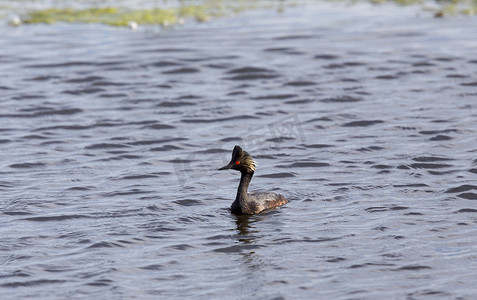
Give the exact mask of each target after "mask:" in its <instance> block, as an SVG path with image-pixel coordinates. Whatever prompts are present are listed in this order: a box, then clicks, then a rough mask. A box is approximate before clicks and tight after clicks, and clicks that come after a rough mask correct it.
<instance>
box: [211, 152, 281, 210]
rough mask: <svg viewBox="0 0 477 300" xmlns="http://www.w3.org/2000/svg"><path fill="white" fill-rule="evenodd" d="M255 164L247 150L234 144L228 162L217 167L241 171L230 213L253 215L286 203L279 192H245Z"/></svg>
mask: <svg viewBox="0 0 477 300" xmlns="http://www.w3.org/2000/svg"><path fill="white" fill-rule="evenodd" d="M255 165H256V164H255V161H254V160H253V158H252V156H251V155H250V154H249V153H248V152H247V151H243V150H242V148H240V146H235V148H234V150H233V152H232V160H231V161H230V163H229V164H228V165H226V166H225V167H222V168H220V169H219V170H227V169H234V170H237V171H240V173H242V177H241V178H240V184H239V187H238V189H237V197H235V201H234V202H233V203H232V213H234V214H247V215H253V214H257V213H259V212H262V211H264V210H267V209H271V208H275V207H278V206H282V205H284V204H286V203H288V200H287V199H286V198H285V197H283V196H282V195H280V194H275V193H257V192H254V193H247V189H248V185H249V183H250V181H251V180H252V176H253V173H254V172H255Z"/></svg>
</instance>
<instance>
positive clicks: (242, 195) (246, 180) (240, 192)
mask: <svg viewBox="0 0 477 300" xmlns="http://www.w3.org/2000/svg"><path fill="white" fill-rule="evenodd" d="M252 176H253V172H242V176H241V177H240V184H239V186H238V189H237V197H236V198H235V201H238V202H244V201H247V199H248V194H247V190H248V185H249V184H250V181H251V180H252Z"/></svg>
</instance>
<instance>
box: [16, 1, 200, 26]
mask: <svg viewBox="0 0 477 300" xmlns="http://www.w3.org/2000/svg"><path fill="white" fill-rule="evenodd" d="M182 18H195V20H196V21H199V22H200V21H206V20H207V19H208V18H209V16H208V14H207V13H206V11H205V9H204V8H203V7H200V6H186V7H180V8H178V9H173V8H167V9H166V8H164V9H162V8H154V9H140V10H126V9H120V8H115V7H103V8H88V9H81V10H76V9H72V8H61V9H59V8H51V9H44V10H37V11H32V12H30V13H29V14H28V15H27V16H26V18H25V19H24V20H23V22H24V23H34V24H36V23H46V24H52V23H55V22H68V23H103V24H107V25H113V26H127V25H128V23H129V22H136V23H138V24H146V25H154V24H157V25H173V24H177V23H179V22H180V20H181V19H182Z"/></svg>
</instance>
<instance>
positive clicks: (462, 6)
mask: <svg viewBox="0 0 477 300" xmlns="http://www.w3.org/2000/svg"><path fill="white" fill-rule="evenodd" d="M338 1H342V0H338ZM344 1H350V2H362V1H361V0H344ZM364 1H365V2H370V3H374V4H382V3H389V2H392V3H396V4H397V5H403V6H407V5H421V6H422V7H423V8H424V9H425V10H428V11H432V12H434V15H435V16H436V17H442V16H445V15H456V14H464V15H474V14H475V12H477V0H435V2H434V1H433V2H428V1H426V0H364ZM309 2H313V1H309ZM300 3H302V4H303V3H307V1H302V2H300V1H298V2H295V1H286V0H277V1H251V0H238V1H221V0H206V1H203V2H202V4H195V5H185V4H181V5H178V6H172V7H167V8H149V9H126V8H116V7H94V8H85V9H73V8H49V9H43V10H33V11H31V12H29V13H28V14H26V15H25V16H24V17H23V18H22V19H21V22H23V23H27V24H28V23H30V24H38V23H45V24H52V23H55V22H67V23H102V24H107V25H112V26H128V25H130V24H131V23H135V24H141V25H162V26H167V25H175V24H181V23H183V22H184V19H193V20H195V21H197V22H205V21H208V20H209V19H211V18H213V17H218V16H224V15H227V14H235V13H239V12H242V11H244V10H247V9H254V8H269V9H270V8H273V9H277V10H278V11H282V10H283V8H284V6H287V5H288V6H296V5H298V6H299V5H300ZM430 3H434V5H432V7H431V8H430V7H429V6H428V4H430Z"/></svg>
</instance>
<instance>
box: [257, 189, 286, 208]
mask: <svg viewBox="0 0 477 300" xmlns="http://www.w3.org/2000/svg"><path fill="white" fill-rule="evenodd" d="M248 197H249V199H250V201H253V202H255V203H257V209H259V211H258V212H261V211H264V210H267V209H272V208H275V207H279V206H282V205H284V204H287V203H288V200H287V199H286V198H285V197H283V196H282V195H280V194H275V193H266V192H252V193H249V194H248ZM255 213H257V212H255Z"/></svg>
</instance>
